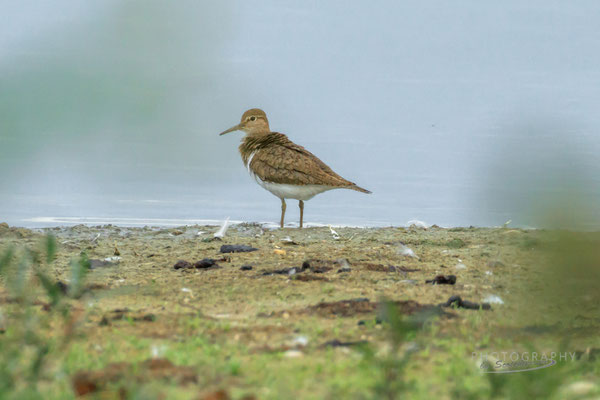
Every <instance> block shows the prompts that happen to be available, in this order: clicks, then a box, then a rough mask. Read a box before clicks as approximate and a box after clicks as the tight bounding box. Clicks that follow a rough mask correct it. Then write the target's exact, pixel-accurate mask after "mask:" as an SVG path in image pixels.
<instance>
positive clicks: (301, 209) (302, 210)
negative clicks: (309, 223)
mask: <svg viewBox="0 0 600 400" xmlns="http://www.w3.org/2000/svg"><path fill="white" fill-rule="evenodd" d="M298 206H299V207H300V228H302V219H304V202H303V201H302V200H299V202H298Z"/></svg>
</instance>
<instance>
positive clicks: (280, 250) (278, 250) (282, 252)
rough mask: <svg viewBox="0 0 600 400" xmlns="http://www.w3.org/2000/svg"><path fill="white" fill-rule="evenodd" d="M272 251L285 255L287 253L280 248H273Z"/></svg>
mask: <svg viewBox="0 0 600 400" xmlns="http://www.w3.org/2000/svg"><path fill="white" fill-rule="evenodd" d="M273 253H275V254H279V255H280V256H285V255H286V254H287V252H286V251H285V250H282V249H275V250H273Z"/></svg>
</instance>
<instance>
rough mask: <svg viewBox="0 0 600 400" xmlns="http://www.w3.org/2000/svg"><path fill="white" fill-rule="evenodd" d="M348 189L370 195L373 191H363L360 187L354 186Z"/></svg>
mask: <svg viewBox="0 0 600 400" xmlns="http://www.w3.org/2000/svg"><path fill="white" fill-rule="evenodd" d="M348 189H352V190H356V191H357V192H361V193H367V194H370V193H371V191H370V190H367V189H363V188H361V187H360V186H358V185H352V186H348Z"/></svg>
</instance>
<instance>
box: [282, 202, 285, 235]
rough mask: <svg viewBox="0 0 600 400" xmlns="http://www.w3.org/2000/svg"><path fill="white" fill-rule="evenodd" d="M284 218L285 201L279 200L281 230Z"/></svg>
mask: <svg viewBox="0 0 600 400" xmlns="http://www.w3.org/2000/svg"><path fill="white" fill-rule="evenodd" d="M284 216H285V199H284V198H282V199H281V227H282V228H283V217H284Z"/></svg>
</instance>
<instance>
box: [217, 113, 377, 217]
mask: <svg viewBox="0 0 600 400" xmlns="http://www.w3.org/2000/svg"><path fill="white" fill-rule="evenodd" d="M233 131H243V132H245V133H246V135H245V136H244V138H243V139H242V144H240V147H239V150H240V154H241V156H242V161H243V162H244V165H245V166H246V168H247V169H248V172H249V173H250V174H251V175H252V176H253V177H254V179H256V182H257V183H258V184H259V185H260V186H262V187H263V188H265V189H267V190H268V191H269V192H271V193H273V194H274V195H275V196H277V197H279V198H280V199H281V222H280V225H281V227H282V228H283V219H284V216H285V209H286V204H285V199H296V200H299V206H300V228H302V220H303V218H304V201H306V200H310V199H311V198H313V197H314V196H315V195H317V194H319V193H322V192H325V191H327V190H331V189H352V190H356V191H357V192H363V193H371V192H370V191H368V190H366V189H363V188H361V187H360V186H357V185H356V184H355V183H353V182H350V181H347V180H346V179H344V178H342V177H341V176H339V175H338V174H336V173H335V172H333V170H332V169H331V168H329V167H328V166H327V165H326V164H325V163H324V162H323V161H321V160H319V159H318V158H317V157H316V156H315V155H314V154H312V153H311V152H310V151H308V150H306V149H305V148H304V147H302V146H299V145H297V144H295V143H294V142H292V141H291V140H289V139H288V137H287V136H286V135H284V134H283V133H278V132H271V129H270V128H269V121H268V120H267V115H266V114H265V112H264V111H263V110H260V109H258V108H253V109H251V110H248V111H246V112H245V113H244V115H242V120H241V122H240V123H239V124H237V125H236V126H232V127H231V128H229V129H227V130H226V131H224V132H221V133H220V135H224V134H226V133H229V132H233Z"/></svg>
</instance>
